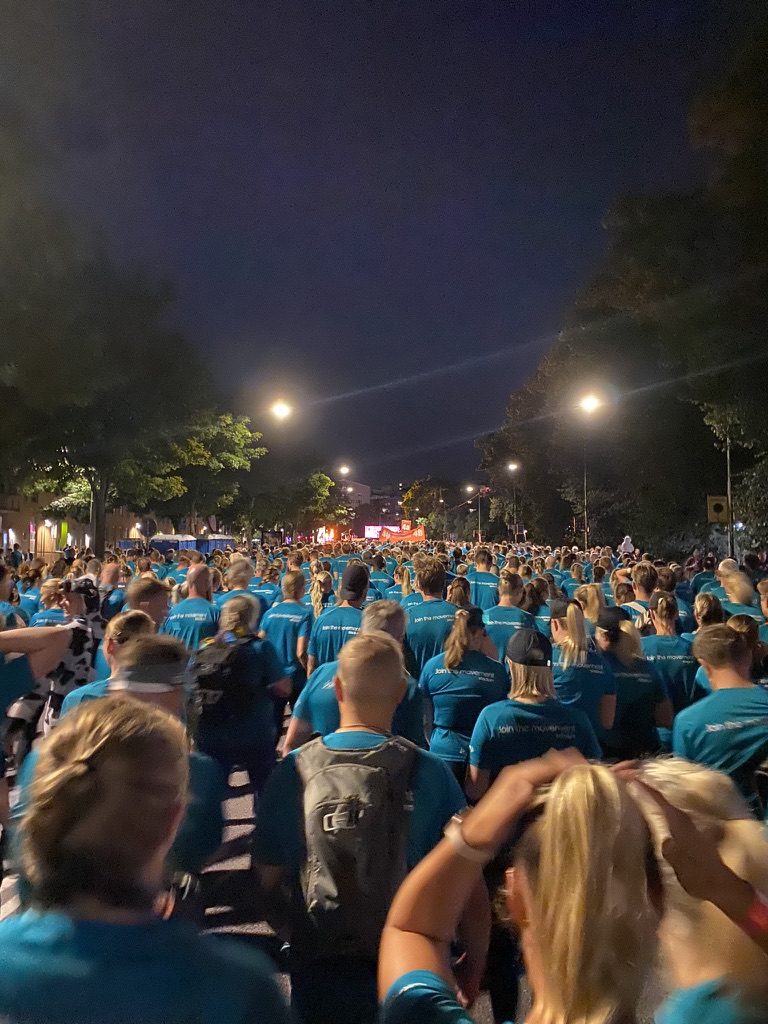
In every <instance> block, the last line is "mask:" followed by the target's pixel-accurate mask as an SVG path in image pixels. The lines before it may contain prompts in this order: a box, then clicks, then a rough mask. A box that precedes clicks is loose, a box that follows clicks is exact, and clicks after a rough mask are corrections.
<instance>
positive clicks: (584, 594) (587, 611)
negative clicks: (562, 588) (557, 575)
mask: <svg viewBox="0 0 768 1024" xmlns="http://www.w3.org/2000/svg"><path fill="white" fill-rule="evenodd" d="M573 596H574V597H575V598H576V600H577V601H578V602H579V604H580V605H581V610H582V611H583V612H584V617H585V618H586V619H589V621H590V622H592V623H594V624H595V625H597V620H598V617H599V615H600V612H601V611H602V610H603V608H605V594H604V593H603V588H602V587H601V586H600V584H599V583H585V584H584V586H583V587H578V588H577V590H576V593H575V594H574V595H573Z"/></svg>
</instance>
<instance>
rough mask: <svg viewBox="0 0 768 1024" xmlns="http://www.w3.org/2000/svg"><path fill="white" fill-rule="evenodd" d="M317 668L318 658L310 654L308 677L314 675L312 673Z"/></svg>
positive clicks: (308, 658)
mask: <svg viewBox="0 0 768 1024" xmlns="http://www.w3.org/2000/svg"><path fill="white" fill-rule="evenodd" d="M316 668H317V658H315V657H314V656H313V655H311V654H310V655H308V657H307V678H309V676H311V675H312V673H313V672H314V671H315V669H316Z"/></svg>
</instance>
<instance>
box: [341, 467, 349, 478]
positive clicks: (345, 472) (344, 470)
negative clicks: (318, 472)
mask: <svg viewBox="0 0 768 1024" xmlns="http://www.w3.org/2000/svg"><path fill="white" fill-rule="evenodd" d="M339 475H340V476H349V466H339Z"/></svg>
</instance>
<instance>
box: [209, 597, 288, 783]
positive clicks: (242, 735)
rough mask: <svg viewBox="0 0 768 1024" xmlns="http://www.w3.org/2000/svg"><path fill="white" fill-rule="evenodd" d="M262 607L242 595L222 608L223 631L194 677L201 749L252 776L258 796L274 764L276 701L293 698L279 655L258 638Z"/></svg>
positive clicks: (227, 770) (228, 769)
mask: <svg viewBox="0 0 768 1024" xmlns="http://www.w3.org/2000/svg"><path fill="white" fill-rule="evenodd" d="M258 620H259V603H258V601H257V600H256V598H255V597H253V595H252V594H239V595H238V596H237V597H233V598H232V599H231V600H230V601H227V603H226V604H225V605H223V606H222V608H221V617H220V620H219V632H218V633H217V635H216V636H215V637H214V638H212V639H210V640H209V641H208V642H207V643H204V644H203V645H202V647H201V648H200V650H199V651H198V652H197V654H196V655H195V659H194V665H193V670H192V672H193V676H194V682H195V687H196V691H197V695H198V699H199V709H200V710H199V715H200V717H199V721H198V722H197V733H196V741H197V747H198V749H199V750H201V751H202V752H203V753H204V754H208V756H209V757H212V758H213V759H214V761H217V762H218V764H219V765H221V767H222V769H223V770H224V772H225V773H226V775H227V776H229V775H230V773H231V772H232V769H233V768H234V766H235V765H239V766H240V767H242V768H243V769H245V771H246V772H247V773H248V778H249V781H250V785H251V788H252V790H253V793H254V797H255V798H258V797H259V795H260V793H261V792H262V790H263V789H264V786H265V785H266V782H267V778H268V777H269V774H270V772H271V771H272V769H273V767H274V764H275V744H276V742H277V735H276V730H275V721H274V705H273V699H279V700H282V702H283V704H284V703H285V700H286V699H287V697H288V695H289V694H290V689H291V682H290V679H289V678H288V677H287V676H286V674H285V670H284V667H283V665H282V663H281V662H280V658H279V657H278V654H277V651H276V650H275V648H274V647H273V646H272V644H271V643H270V642H269V641H268V640H259V639H258V637H257V636H256V627H257V623H258Z"/></svg>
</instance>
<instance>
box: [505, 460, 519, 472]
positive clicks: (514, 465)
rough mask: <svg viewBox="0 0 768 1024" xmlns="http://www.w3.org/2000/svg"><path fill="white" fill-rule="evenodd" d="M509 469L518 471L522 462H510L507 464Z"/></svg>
mask: <svg viewBox="0 0 768 1024" xmlns="http://www.w3.org/2000/svg"><path fill="white" fill-rule="evenodd" d="M507 469H508V470H509V472H510V473H516V472H517V471H518V469H520V463H519V462H510V463H509V464H508V465H507Z"/></svg>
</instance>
